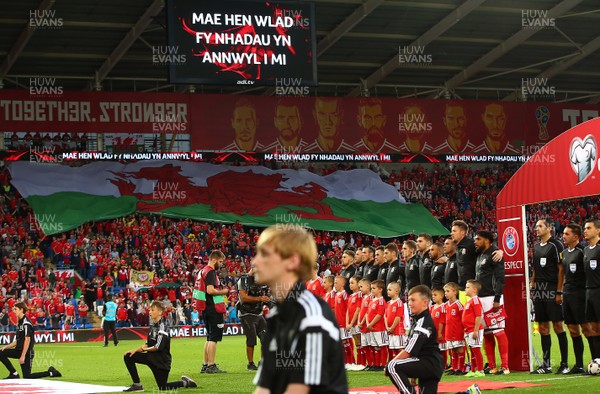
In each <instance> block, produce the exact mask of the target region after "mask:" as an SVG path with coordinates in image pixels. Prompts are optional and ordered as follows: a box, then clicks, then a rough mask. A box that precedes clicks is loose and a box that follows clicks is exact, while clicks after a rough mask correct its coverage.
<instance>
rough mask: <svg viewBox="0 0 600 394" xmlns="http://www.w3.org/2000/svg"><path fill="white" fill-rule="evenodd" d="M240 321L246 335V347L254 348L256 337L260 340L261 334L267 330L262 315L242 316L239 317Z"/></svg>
mask: <svg viewBox="0 0 600 394" xmlns="http://www.w3.org/2000/svg"><path fill="white" fill-rule="evenodd" d="M240 320H241V321H242V328H243V329H244V334H245V335H246V346H250V347H254V346H256V336H257V335H258V337H259V338H261V342H262V335H263V334H262V333H263V332H264V331H265V330H266V329H267V321H266V320H265V318H264V317H263V315H242V316H240Z"/></svg>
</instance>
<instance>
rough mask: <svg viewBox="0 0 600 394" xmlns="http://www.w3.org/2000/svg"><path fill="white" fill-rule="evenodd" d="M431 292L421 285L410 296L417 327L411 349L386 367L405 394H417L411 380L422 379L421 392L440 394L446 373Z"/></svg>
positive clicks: (410, 339)
mask: <svg viewBox="0 0 600 394" xmlns="http://www.w3.org/2000/svg"><path fill="white" fill-rule="evenodd" d="M430 301H431V290H430V289H429V287H427V286H423V285H418V286H415V287H413V288H412V289H410V291H409V292H408V306H409V308H410V310H411V315H412V317H413V324H412V325H411V327H410V330H409V331H408V335H407V336H408V345H407V346H406V348H404V349H403V350H402V351H401V352H400V353H399V354H398V355H397V356H396V357H394V359H393V360H392V361H390V362H389V363H388V365H387V367H386V370H385V373H386V376H388V377H389V378H390V379H391V381H392V383H394V386H396V387H397V388H398V390H399V391H400V392H401V393H404V394H411V393H414V392H415V389H414V387H413V386H412V384H411V383H410V381H409V378H412V379H417V378H418V379H419V392H420V393H422V394H430V393H431V394H433V393H437V389H438V383H439V381H440V378H441V377H442V373H443V372H444V367H443V361H442V354H441V353H440V348H439V346H438V343H437V330H436V328H435V324H434V323H433V319H432V318H431V315H430V314H429V302H430Z"/></svg>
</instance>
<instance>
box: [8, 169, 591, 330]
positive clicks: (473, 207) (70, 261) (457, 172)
mask: <svg viewBox="0 0 600 394" xmlns="http://www.w3.org/2000/svg"><path fill="white" fill-rule="evenodd" d="M350 168H352V167H351V166H343V167H341V168H340V166H326V167H319V168H313V167H310V168H309V170H311V171H314V172H317V173H320V174H322V175H326V174H329V173H331V172H333V171H336V170H339V169H342V170H344V169H350ZM516 168H517V167H499V166H496V167H468V166H456V167H452V166H448V165H445V166H440V165H436V166H433V165H427V166H413V167H410V168H405V167H398V168H393V169H389V168H386V169H383V168H376V169H375V170H376V171H378V173H379V174H380V176H381V177H382V179H383V180H384V181H385V182H388V183H390V184H392V185H395V186H396V187H398V189H399V191H400V192H401V193H402V194H405V195H406V197H407V200H409V201H411V202H419V203H422V204H423V205H425V206H426V207H427V208H428V209H429V210H430V211H431V212H432V213H433V215H434V216H436V217H437V218H438V219H439V220H440V222H441V223H442V224H443V225H444V226H445V227H446V228H450V224H451V222H452V220H455V219H462V220H464V221H466V222H467V223H468V224H469V227H470V229H472V231H477V230H480V229H485V230H491V231H492V232H495V209H494V207H495V201H496V195H497V193H498V192H499V191H500V190H501V189H502V187H503V186H504V184H505V183H506V182H507V181H508V179H509V178H510V176H511V175H512V174H513V173H514V171H515V170H516ZM0 184H1V185H2V188H1V190H0V217H1V220H2V227H1V229H0V236H1V237H2V238H1V239H2V241H1V242H2V243H1V245H2V249H1V253H2V264H1V268H2V272H0V275H1V277H0V278H1V279H0V285H1V288H0V290H1V292H0V329H1V330H11V329H14V322H15V320H14V319H15V316H13V315H12V314H13V312H12V306H13V305H14V303H15V302H17V300H18V299H19V298H23V299H26V300H27V303H28V304H29V305H30V306H31V310H30V312H29V314H30V315H31V316H30V319H31V321H32V322H35V323H36V327H37V328H39V329H44V328H45V329H61V328H74V327H90V326H91V325H90V323H89V321H88V313H90V312H91V311H94V312H101V310H102V305H103V299H104V298H105V297H106V296H107V295H108V294H109V293H114V294H118V297H119V305H120V308H119V311H118V314H117V316H118V322H117V325H118V326H144V325H147V324H148V308H149V305H150V302H151V300H157V299H160V300H161V301H162V302H163V304H164V305H165V307H166V309H165V315H166V317H167V318H168V321H169V324H171V325H178V324H189V325H193V324H200V323H201V320H200V317H199V316H198V312H197V311H195V310H194V309H193V308H192V303H191V293H192V286H193V282H194V280H193V278H195V276H196V273H197V272H198V270H199V269H201V267H202V266H203V265H204V264H205V263H207V261H208V256H209V254H210V251H211V250H214V249H219V250H221V251H223V253H224V254H225V256H226V257H227V258H226V260H225V264H224V265H223V267H222V268H221V270H220V272H219V275H220V277H221V281H222V283H226V284H227V286H228V287H229V288H230V292H229V295H228V303H229V315H228V319H229V320H228V321H229V322H237V321H238V320H237V314H236V308H235V305H236V303H237V300H238V296H237V290H236V282H237V279H238V277H239V276H240V275H241V274H242V273H244V272H246V271H247V270H248V268H249V264H250V260H251V258H252V255H253V251H254V246H255V244H256V241H257V240H258V236H259V233H260V229H257V228H248V227H245V226H242V225H241V224H240V223H234V224H221V223H208V222H198V221H193V220H189V219H171V218H165V217H162V216H158V215H146V214H132V215H129V216H127V217H124V218H119V219H113V220H107V221H102V222H96V223H87V224H85V225H82V226H80V227H79V228H77V229H73V230H70V231H67V232H64V233H61V234H57V235H53V236H47V237H46V236H44V235H43V233H42V232H41V231H40V229H39V228H38V227H37V222H36V220H35V216H34V215H33V214H32V212H31V210H30V208H29V206H28V205H27V203H26V202H25V201H24V199H22V198H21V197H20V196H19V194H18V193H17V192H16V190H15V189H14V187H12V185H11V184H10V175H9V173H8V171H7V170H6V169H5V168H4V169H2V170H1V171H0ZM409 189H410V190H409ZM410 191H418V193H410ZM598 209H599V205H598V200H597V198H589V199H579V200H575V201H574V200H569V201H563V202H554V203H551V204H543V205H537V206H532V207H531V208H530V209H529V215H530V220H529V223H530V226H531V229H530V230H533V224H534V223H535V222H536V220H537V219H538V218H540V217H549V218H551V219H552V220H553V221H554V222H555V225H556V230H557V232H558V234H560V233H562V229H563V228H564V226H565V225H566V224H568V223H569V222H571V221H575V222H577V223H581V222H582V221H583V219H585V218H589V217H598ZM534 234H535V233H534V232H533V231H531V232H530V237H531V239H530V241H533V237H534ZM314 235H315V239H316V242H317V245H318V251H319V257H318V259H319V261H318V262H319V265H320V269H321V272H322V275H324V276H328V275H331V274H337V273H339V271H340V269H341V257H342V251H343V250H344V249H345V248H347V247H353V248H356V247H361V246H365V245H373V246H375V247H377V246H379V245H382V244H383V245H385V244H386V243H388V242H400V243H401V241H403V240H404V239H403V238H398V239H379V238H377V237H372V236H368V235H363V234H359V233H350V232H349V233H334V232H327V231H315V232H314ZM63 269H73V270H74V271H76V272H77V273H78V274H79V275H80V276H81V278H82V279H83V283H81V284H79V281H76V280H74V278H73V277H72V276H65V274H64V271H63ZM130 269H135V270H138V271H151V272H153V273H154V277H153V281H152V285H153V286H151V287H148V288H142V289H141V290H138V291H134V290H133V288H132V287H131V286H130V285H131V283H130V277H129V275H130ZM57 272H58V273H60V274H59V275H57ZM156 285H161V286H158V287H157V286H156Z"/></svg>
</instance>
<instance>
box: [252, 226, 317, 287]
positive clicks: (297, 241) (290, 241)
mask: <svg viewBox="0 0 600 394" xmlns="http://www.w3.org/2000/svg"><path fill="white" fill-rule="evenodd" d="M265 245H270V246H272V247H273V248H274V249H275V253H277V254H278V255H279V256H281V258H282V259H287V258H290V257H292V255H294V254H298V256H299V257H300V265H299V266H298V268H297V269H296V274H297V275H298V277H299V279H300V280H302V281H307V280H309V279H310V278H311V277H312V271H313V267H314V266H315V262H316V260H317V244H316V243H315V240H314V238H313V237H312V235H311V234H310V233H309V232H308V231H306V230H305V229H304V228H302V227H300V226H292V225H286V226H285V228H282V226H279V225H274V226H270V227H267V228H266V229H265V230H264V231H263V232H262V233H261V234H260V237H259V238H258V242H257V243H256V249H257V250H260V249H261V248H263V247H264V246H265Z"/></svg>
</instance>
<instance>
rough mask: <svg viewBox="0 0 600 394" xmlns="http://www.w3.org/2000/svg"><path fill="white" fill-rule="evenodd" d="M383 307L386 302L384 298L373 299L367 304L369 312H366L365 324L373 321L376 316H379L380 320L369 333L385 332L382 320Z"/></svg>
mask: <svg viewBox="0 0 600 394" xmlns="http://www.w3.org/2000/svg"><path fill="white" fill-rule="evenodd" d="M385 307H386V302H385V298H383V297H379V298H374V299H373V301H371V302H370V303H369V311H368V312H367V322H368V323H371V322H372V321H373V320H375V317H377V315H380V316H381V319H379V320H378V321H377V323H375V325H374V326H373V328H372V329H371V331H373V332H381V331H385V320H383V319H384V315H385Z"/></svg>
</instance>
